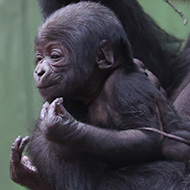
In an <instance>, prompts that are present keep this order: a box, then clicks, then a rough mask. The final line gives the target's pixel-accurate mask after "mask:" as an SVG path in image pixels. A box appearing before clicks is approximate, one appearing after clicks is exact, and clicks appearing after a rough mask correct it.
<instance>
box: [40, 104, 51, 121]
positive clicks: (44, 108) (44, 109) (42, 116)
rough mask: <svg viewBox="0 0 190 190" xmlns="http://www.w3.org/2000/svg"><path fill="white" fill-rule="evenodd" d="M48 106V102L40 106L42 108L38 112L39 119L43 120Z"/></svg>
mask: <svg viewBox="0 0 190 190" xmlns="http://www.w3.org/2000/svg"><path fill="white" fill-rule="evenodd" d="M48 108H49V103H48V102H46V103H45V104H44V105H43V106H42V110H41V112H40V119H41V120H43V119H44V117H45V116H46V115H47V112H48Z"/></svg>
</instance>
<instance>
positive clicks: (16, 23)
mask: <svg viewBox="0 0 190 190" xmlns="http://www.w3.org/2000/svg"><path fill="white" fill-rule="evenodd" d="M139 2H140V3H141V4H142V5H143V7H144V9H145V10H146V11H147V12H149V13H150V14H151V15H152V16H153V17H154V18H155V19H156V21H157V23H159V24H160V26H161V27H163V28H164V29H166V30H167V31H168V32H170V33H172V34H174V35H176V36H177V37H179V38H182V39H185V38H187V36H188V33H190V23H189V24H188V25H187V26H184V25H183V21H182V19H181V18H180V17H179V15H178V14H177V13H175V12H174V10H173V9H172V8H171V7H169V6H168V5H167V4H166V3H165V2H164V1H162V0H139ZM175 5H176V6H177V7H178V8H179V9H181V10H182V11H183V13H184V15H185V16H186V18H187V19H188V20H190V4H186V5H184V4H179V3H178V4H175ZM40 23H41V16H40V10H39V7H38V4H37V0H0V65H1V67H0V190H23V189H24V188H22V187H21V186H19V185H16V184H15V183H13V182H12V181H11V180H10V178H9V154H10V149H11V144H12V142H13V141H14V139H15V138H16V137H17V136H18V135H22V136H23V137H24V136H25V135H27V134H28V130H29V129H31V128H32V126H33V125H34V121H35V119H36V118H37V117H38V115H39V111H40V108H41V105H42V103H43V101H42V99H41V98H40V96H39V94H38V92H37V90H36V89H35V88H34V83H33V77H32V75H33V74H32V73H33V68H34V51H33V48H34V47H33V40H34V36H35V34H36V31H37V28H38V26H39V25H40Z"/></svg>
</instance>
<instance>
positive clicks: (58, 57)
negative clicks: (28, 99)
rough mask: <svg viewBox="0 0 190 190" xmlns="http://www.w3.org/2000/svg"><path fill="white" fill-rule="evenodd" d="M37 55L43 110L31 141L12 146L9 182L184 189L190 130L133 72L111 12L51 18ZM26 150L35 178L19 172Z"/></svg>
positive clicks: (87, 189)
mask: <svg viewBox="0 0 190 190" xmlns="http://www.w3.org/2000/svg"><path fill="white" fill-rule="evenodd" d="M35 51H36V68H35V71H34V80H35V83H36V87H37V88H38V89H39V91H40V93H41V95H42V97H43V98H44V99H45V101H46V103H45V104H44V105H43V107H42V110H41V115H40V119H39V120H38V122H37V124H36V126H35V128H34V131H33V133H32V135H31V138H30V141H29V140H28V137H26V138H24V139H22V138H21V137H18V138H17V139H16V140H15V143H14V144H13V146H12V154H11V177H12V179H13V180H14V181H15V182H17V183H19V184H21V185H24V186H26V187H28V188H30V189H35V190H44V189H46V190H63V189H64V190H107V189H109V190H116V189H117V190H124V189H125V190H138V189H139V190H143V189H155V187H156V189H167V190H169V189H173V187H177V188H178V189H183V190H184V189H186V186H187V185H188V180H187V179H186V172H187V168H186V166H185V164H186V163H185V161H186V160H188V159H189V154H190V147H189V145H187V144H186V143H188V142H189V141H188V140H185V139H184V138H186V139H189V138H190V131H189V130H188V129H189V126H188V125H187V124H186V123H185V122H183V121H182V120H181V118H180V117H178V116H177V115H176V113H175V112H174V110H173V109H172V108H171V107H170V105H169V104H168V103H167V100H166V98H165V97H164V95H163V94H162V93H161V92H160V91H159V90H158V88H156V87H155V85H153V84H152V81H154V79H152V80H149V78H148V77H147V76H146V75H145V73H144V72H142V67H141V66H137V64H135V63H134V60H133V55H132V52H131V47H130V44H129V42H128V39H127V36H126V34H125V31H124V29H123V27H122V25H121V23H120V22H119V20H118V19H117V17H116V16H115V15H114V13H113V12H112V11H110V10H109V9H108V8H106V7H104V6H101V5H99V4H97V3H90V2H80V3H77V4H72V5H68V6H66V7H64V8H62V9H60V10H58V11H56V12H55V13H54V14H52V15H51V16H50V17H49V18H48V19H47V20H46V21H45V23H44V24H43V25H42V26H41V27H40V29H39V31H38V34H37V36H36V39H35ZM168 133H170V134H172V135H173V136H172V135H170V134H168ZM160 134H162V135H160ZM163 135H164V136H163ZM178 136H179V137H178ZM168 137H169V138H168ZM176 139H177V140H176ZM28 141H29V146H28V153H29V155H30V156H31V159H32V163H33V164H34V165H35V167H36V169H35V168H34V167H33V166H32V165H31V164H30V161H29V160H28V159H27V157H25V158H24V160H25V164H22V163H21V157H22V152H23V149H24V147H25V146H26V144H27V143H28ZM181 141H182V142H181ZM161 159H162V160H164V159H173V160H176V161H184V162H175V161H170V162H169V161H158V160H161ZM124 166H125V167H124ZM184 180H185V181H186V183H185V182H184Z"/></svg>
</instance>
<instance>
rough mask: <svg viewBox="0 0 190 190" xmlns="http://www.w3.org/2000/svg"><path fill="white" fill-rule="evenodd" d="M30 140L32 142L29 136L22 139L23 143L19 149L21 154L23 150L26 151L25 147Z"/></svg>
mask: <svg viewBox="0 0 190 190" xmlns="http://www.w3.org/2000/svg"><path fill="white" fill-rule="evenodd" d="M29 140H30V138H29V136H26V137H24V138H23V139H22V142H21V144H20V146H19V149H20V151H21V152H23V150H24V148H25V146H26V145H27V144H28V142H29Z"/></svg>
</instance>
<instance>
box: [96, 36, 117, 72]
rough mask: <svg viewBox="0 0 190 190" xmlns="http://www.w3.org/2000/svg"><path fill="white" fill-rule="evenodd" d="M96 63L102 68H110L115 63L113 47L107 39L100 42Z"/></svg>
mask: <svg viewBox="0 0 190 190" xmlns="http://www.w3.org/2000/svg"><path fill="white" fill-rule="evenodd" d="M96 63H97V65H98V67H99V68H100V69H109V68H111V67H112V66H113V65H114V55H113V49H112V46H111V44H110V43H109V42H108V41H107V40H102V41H101V42H100V47H99V50H98V51H97V54H96Z"/></svg>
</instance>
